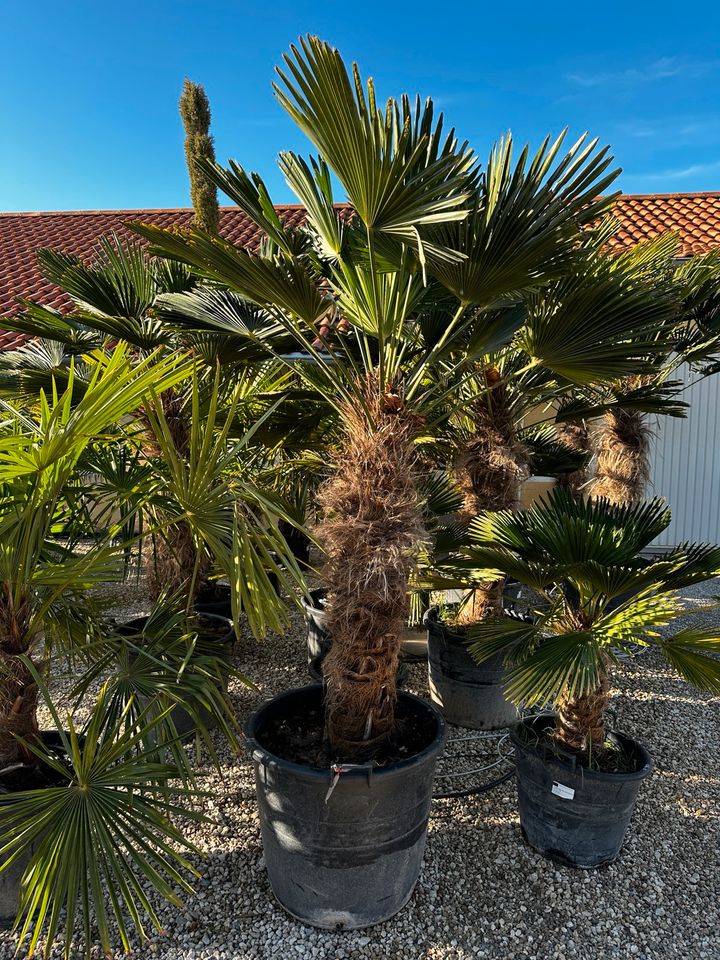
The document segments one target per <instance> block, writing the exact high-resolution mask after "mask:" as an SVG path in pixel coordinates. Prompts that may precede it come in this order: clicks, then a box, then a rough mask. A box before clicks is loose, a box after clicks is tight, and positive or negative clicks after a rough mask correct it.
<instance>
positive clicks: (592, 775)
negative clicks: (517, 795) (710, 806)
mask: <svg viewBox="0 0 720 960" xmlns="http://www.w3.org/2000/svg"><path fill="white" fill-rule="evenodd" d="M555 719H556V714H554V713H550V712H545V713H536V714H533V715H532V716H530V717H523V718H522V719H521V720H518V721H517V722H516V723H513V724H512V725H511V726H510V728H509V730H508V734H509V736H510V739H511V741H512V743H513V746H514V747H515V749H516V750H519V751H521V752H523V753H526V754H532V755H533V756H536V757H538V759H540V760H542V761H543V763H544V764H545V765H546V766H550V764H551V763H555V764H557V765H558V766H560V767H564V768H565V769H567V771H568V772H569V773H581V774H582V776H583V778H585V779H588V780H597V781H612V782H614V783H618V782H619V783H629V782H631V781H633V780H646V779H647V778H648V777H649V776H650V774H651V773H652V771H653V767H654V763H653V758H652V757H651V756H650V754H649V753H648V751H647V749H646V748H645V747H644V746H643V744H642V743H640V741H639V740H636V739H635V738H634V737H631V736H629V735H628V734H627V733H623V732H622V731H613V733H614V736H616V737H618V739H620V740H621V741H623V742H624V743H627V744H631V745H632V747H633V748H634V749H635V750H636V751H637V753H638V754H639V756H640V759H641V760H642V766H641V767H640V768H639V769H638V770H635V771H634V772H633V773H611V772H610V771H606V770H592V769H591V768H590V767H583V766H581V765H580V764H577V763H575V762H574V761H573V759H572V758H571V757H570V756H569V755H568V756H563V754H561V753H558V754H550V753H548V752H547V751H546V750H544V749H543V748H542V747H540V746H536V745H534V744H529V743H528V742H527V741H526V740H522V739H521V738H520V737H519V735H518V732H519V730H520V728H521V727H529V726H530V725H531V724H533V723H537V722H539V721H540V720H546V721H549V720H552V721H554V720H555Z"/></svg>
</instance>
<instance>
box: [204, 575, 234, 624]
mask: <svg viewBox="0 0 720 960" xmlns="http://www.w3.org/2000/svg"><path fill="white" fill-rule="evenodd" d="M194 607H195V611H196V613H211V614H213V615H214V616H216V617H225V618H226V619H227V620H230V621H232V619H233V611H232V599H231V591H230V587H229V585H228V584H226V583H209V584H208V585H207V586H206V587H204V588H203V589H202V590H200V591H199V592H198V595H197V597H196V598H195V603H194Z"/></svg>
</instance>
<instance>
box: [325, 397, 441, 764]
mask: <svg viewBox="0 0 720 960" xmlns="http://www.w3.org/2000/svg"><path fill="white" fill-rule="evenodd" d="M365 393H366V401H367V405H368V408H369V414H370V419H371V420H372V425H370V424H369V423H368V417H367V415H366V414H365V412H364V411H363V410H361V409H356V408H350V407H348V408H346V409H345V410H344V415H343V420H344V426H345V435H346V439H345V442H344V444H343V446H342V449H341V450H340V452H339V454H338V456H337V458H336V461H335V464H334V467H335V469H334V471H333V477H332V478H331V479H330V480H329V481H328V482H327V483H326V484H325V486H324V488H323V489H322V491H321V496H320V502H321V503H322V505H323V507H324V509H325V515H326V519H325V520H324V521H323V522H322V523H321V524H320V526H319V528H318V535H319V538H320V542H321V543H322V544H323V547H324V550H325V554H326V563H325V567H324V571H323V572H324V577H325V581H326V584H327V587H328V594H329V595H328V604H327V620H328V630H329V632H330V634H331V635H332V638H333V642H332V646H331V648H330V651H329V653H328V655H327V657H326V659H325V662H324V673H325V677H326V679H327V693H326V699H325V711H326V727H327V732H328V736H329V738H330V743H331V746H332V749H333V752H334V755H335V756H336V757H337V758H338V759H339V760H343V761H356V762H362V761H364V760H368V759H370V758H371V757H372V756H373V754H374V753H375V752H376V751H377V750H378V748H379V747H380V746H381V745H382V744H383V743H384V741H385V740H386V739H387V738H388V736H389V735H390V734H391V733H392V732H393V729H394V724H395V701H396V690H395V675H396V671H397V666H398V658H399V653H400V639H401V636H402V632H403V629H404V621H405V617H406V616H407V610H408V580H409V577H410V573H411V571H412V568H413V566H414V563H415V557H416V554H417V549H418V545H419V543H420V541H421V540H422V538H423V535H424V531H423V525H422V517H421V510H420V502H419V498H418V494H417V490H416V486H415V478H414V473H415V467H416V456H415V451H414V449H413V442H412V441H413V436H414V434H415V432H416V430H417V426H418V423H417V421H416V419H415V418H414V417H412V416H411V415H409V414H408V413H407V411H406V410H405V408H404V404H403V403H402V400H401V399H400V398H398V397H396V396H394V395H391V394H387V395H385V396H381V395H379V390H378V386H377V383H376V381H375V380H371V381H370V382H369V383H368V384H367V386H366V390H365Z"/></svg>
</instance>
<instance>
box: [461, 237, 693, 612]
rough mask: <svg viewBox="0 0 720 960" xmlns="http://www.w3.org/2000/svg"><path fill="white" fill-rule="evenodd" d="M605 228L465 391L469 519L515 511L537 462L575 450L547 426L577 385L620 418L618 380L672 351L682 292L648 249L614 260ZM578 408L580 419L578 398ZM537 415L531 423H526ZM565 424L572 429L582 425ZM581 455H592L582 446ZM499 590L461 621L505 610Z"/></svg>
mask: <svg viewBox="0 0 720 960" xmlns="http://www.w3.org/2000/svg"><path fill="white" fill-rule="evenodd" d="M606 233H607V229H606V228H604V227H601V228H600V229H599V230H596V231H588V232H587V233H586V235H585V236H584V238H583V240H582V243H579V244H578V247H577V249H576V251H575V254H574V262H573V264H572V268H571V269H568V270H566V271H565V272H564V273H563V274H562V275H560V276H559V277H556V278H553V279H551V280H550V281H549V282H547V283H545V284H542V285H539V286H537V287H536V289H534V290H531V291H529V292H528V293H526V295H525V297H524V300H523V302H522V303H521V304H520V305H519V307H518V306H515V307H512V308H510V309H513V310H514V311H515V312H518V311H520V314H521V315H522V317H523V322H522V325H521V326H520V328H519V329H518V331H517V333H516V334H515V336H514V337H513V339H512V340H511V342H510V343H509V344H507V345H506V346H504V347H501V348H500V349H499V350H497V351H495V352H494V353H493V354H491V355H490V356H488V357H483V358H482V362H481V363H479V364H477V371H476V373H475V375H474V376H472V377H468V378H466V380H465V382H464V383H463V384H462V386H461V388H460V389H459V392H458V396H459V398H460V400H461V402H460V404H459V409H458V412H457V413H456V414H454V416H453V421H454V423H453V427H454V430H453V432H454V443H455V446H456V448H457V453H456V470H457V474H458V478H459V480H460V483H461V486H462V489H463V491H464V495H465V504H464V510H463V516H464V517H465V520H466V521H467V520H468V519H472V518H473V517H475V516H477V515H478V514H479V513H480V512H482V511H483V510H502V509H516V508H517V507H518V506H519V504H520V496H521V489H522V484H523V481H524V480H525V479H527V477H528V476H530V474H531V471H532V469H533V462H535V463H538V462H539V461H540V460H542V459H545V460H548V459H549V456H550V455H551V454H553V455H554V457H555V460H556V461H557V457H558V454H561V455H563V454H564V459H566V460H567V459H568V453H572V447H571V450H570V451H567V449H566V450H563V448H562V447H561V446H559V445H558V443H557V437H555V438H553V436H552V430H551V429H547V428H551V427H552V424H553V423H556V422H557V419H558V417H565V416H567V415H568V412H569V411H570V410H571V409H572V404H571V403H570V401H571V400H572V398H573V397H574V396H576V395H577V394H578V391H580V390H582V391H583V392H584V393H585V394H586V395H587V396H588V397H591V396H594V411H595V412H597V410H601V411H602V410H603V409H605V410H607V411H608V412H607V414H606V415H607V416H608V417H609V416H612V415H615V411H616V409H617V402H618V398H617V397H610V395H609V390H610V387H611V386H612V383H613V381H617V379H618V377H620V376H622V375H623V373H625V372H626V371H628V372H629V371H634V372H638V371H652V370H653V369H654V365H656V364H657V357H658V354H660V355H661V356H662V355H664V354H665V351H666V349H667V348H666V347H665V345H664V337H667V336H668V335H669V334H670V332H671V329H672V327H671V323H672V322H673V321H674V317H675V312H676V305H677V302H676V296H675V292H674V289H673V287H672V286H671V285H670V284H669V283H666V284H664V285H663V284H661V283H659V282H658V281H657V279H655V281H654V282H653V283H652V284H651V283H650V282H648V277H647V265H646V262H645V261H646V257H647V251H646V249H645V247H643V246H639V247H637V248H635V250H633V251H630V252H629V253H627V254H625V255H623V256H621V257H619V258H617V257H616V258H611V257H610V256H608V255H607V253H605V252H604V250H603V246H604V241H605V238H606ZM636 375H637V374H636ZM638 399H639V398H637V397H636V402H637V401H638ZM589 402H590V401H589V400H588V401H587V403H589ZM628 402H630V401H629V398H628ZM604 405H605V406H604ZM586 406H587V404H586ZM574 409H575V415H577V409H578V408H577V404H576V405H575V408H574ZM581 412H582V411H581ZM588 413H589V411H588V410H587V409H586V410H585V414H586V415H587V414H588ZM531 416H532V417H533V418H534V419H535V424H534V425H533V426H532V427H531V426H530V425H529V424H527V423H526V421H527V420H528V418H530V417H531ZM560 423H561V425H564V426H565V427H566V432H567V428H569V427H571V426H572V427H575V425H574V424H567V423H566V421H564V420H561V421H560ZM575 431H576V435H575V436H572V437H568V438H567V439H568V441H569V443H566V444H565V447H567V446H571V445H572V444H573V443H575V444H576V443H577V440H578V439H581V437H580V436H579V435H578V431H579V433H580V434H581V433H582V426H580V427H575ZM553 441H554V442H553ZM554 448H557V449H554ZM575 451H576V452H579V453H584V450H583V449H582V446H580V447H578V446H577V445H576V446H575ZM570 462H571V463H572V460H570ZM555 466H557V462H556V465H555ZM571 482H572V481H571ZM501 594H502V581H500V582H498V583H489V584H487V585H485V586H484V587H482V588H478V589H476V590H474V591H473V593H472V595H471V597H470V598H468V600H467V601H466V602H465V603H464V604H463V606H462V608H461V610H460V612H459V621H460V622H461V623H464V624H467V623H474V622H477V621H478V620H481V619H482V618H483V617H484V616H486V615H496V616H497V615H499V614H500V612H501V610H502V605H501Z"/></svg>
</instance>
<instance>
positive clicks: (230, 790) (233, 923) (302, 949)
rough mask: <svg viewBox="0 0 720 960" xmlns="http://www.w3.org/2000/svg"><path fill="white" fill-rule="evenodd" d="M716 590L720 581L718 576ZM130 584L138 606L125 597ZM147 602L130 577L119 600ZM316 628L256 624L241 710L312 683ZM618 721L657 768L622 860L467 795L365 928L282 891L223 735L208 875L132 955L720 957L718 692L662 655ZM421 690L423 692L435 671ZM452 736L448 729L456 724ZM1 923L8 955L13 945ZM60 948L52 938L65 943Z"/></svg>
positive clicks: (496, 799)
mask: <svg viewBox="0 0 720 960" xmlns="http://www.w3.org/2000/svg"><path fill="white" fill-rule="evenodd" d="M711 592H712V591H711V590H709V589H708V587H707V585H704V586H703V587H702V588H699V589H698V588H694V590H693V591H692V596H693V599H692V600H690V601H689V602H690V603H691V604H692V605H693V607H695V608H696V612H694V613H693V614H692V615H691V616H689V617H686V618H684V619H685V623H686V625H688V626H690V625H699V624H701V623H702V624H703V625H707V623H711V622H713V621H716V620H717V619H718V613H717V611H707V610H705V611H704V610H703V607H705V606H707V605H708V603H709V600H708V599H707V598H708V596H709V594H710V593H711ZM717 592H718V593H720V589H718V590H717ZM129 597H132V606H129V605H128V604H129V602H130V601H129V600H128V598H129ZM142 609H143V599H142V596H141V595H138V592H137V589H136V587H135V586H133V587H132V588H131V589H130V590H126V592H125V594H124V610H123V614H125V615H127V614H130V613H133V614H135V613H137V612H140V611H142ZM304 656H305V653H304V627H303V624H302V622H301V620H300V617H299V616H298V617H295V618H294V622H293V629H292V630H291V631H289V632H288V633H287V635H286V636H284V637H275V638H272V639H270V640H268V641H266V642H263V643H255V642H253V641H252V640H251V639H249V638H246V639H245V640H244V642H243V644H242V645H241V647H240V650H239V655H238V658H237V661H236V666H237V667H238V669H239V670H241V671H242V672H243V673H245V674H246V675H248V676H250V677H251V678H252V679H253V680H254V681H255V682H256V683H257V684H258V686H259V688H260V690H261V694H256V693H254V692H252V691H250V690H248V689H247V688H245V687H243V686H242V685H240V684H236V683H233V684H232V686H231V693H232V696H233V699H234V702H235V705H236V707H237V712H238V716H239V718H240V720H241V721H244V720H245V718H246V717H247V716H248V714H249V713H250V712H251V711H252V710H253V708H254V707H255V706H256V705H257V704H258V702H259V701H260V699H261V698H262V697H269V696H272V695H274V694H277V693H279V692H281V691H283V690H285V689H287V688H288V687H291V686H297V685H300V684H304V683H305V682H307V674H306V670H305V661H304ZM615 687H616V689H615V700H614V706H615V709H616V711H617V716H618V726H619V727H620V728H621V729H623V730H625V731H626V732H628V733H630V734H631V735H633V736H635V737H637V738H638V739H640V740H641V741H643V742H644V743H645V744H646V745H647V746H648V747H649V748H650V751H651V753H652V754H653V757H654V760H655V764H656V768H655V772H654V773H653V775H652V777H651V778H650V779H649V780H648V781H647V782H646V783H645V785H644V786H643V788H642V790H641V793H640V799H639V802H638V806H637V810H636V814H635V817H634V819H633V822H632V826H631V829H630V832H629V835H628V838H627V840H626V843H625V846H624V848H623V851H622V853H621V856H620V859H619V860H618V861H617V862H616V863H615V864H614V865H612V866H610V867H607V868H605V869H602V870H598V871H592V872H585V871H574V870H570V869H567V868H563V867H557V866H555V865H553V864H551V863H549V862H548V861H546V860H544V859H542V858H541V857H540V856H538V855H537V854H535V853H534V852H533V851H532V850H531V849H529V848H528V847H527V846H526V845H525V844H524V843H523V841H522V839H521V835H520V830H519V822H518V816H517V812H516V799H515V785H514V783H513V781H512V780H511V781H509V782H506V783H504V784H502V785H500V786H498V787H495V788H494V789H493V790H492V791H491V792H489V793H487V794H484V795H479V796H471V797H468V798H464V799H454V800H436V801H435V802H434V803H433V809H432V814H431V819H430V830H429V836H428V845H427V850H426V854H425V861H424V866H423V871H422V874H421V877H420V880H419V882H418V885H417V888H416V891H415V894H414V896H413V898H412V900H411V902H410V903H409V905H408V906H407V907H406V908H405V909H404V910H403V911H402V912H401V913H400V914H399V915H398V916H397V917H395V918H393V919H392V920H389V921H387V922H386V923H384V924H381V925H379V926H377V927H373V928H371V929H368V930H365V931H359V932H350V933H337V934H336V933H328V932H324V931H318V930H315V929H313V928H310V927H305V926H303V925H301V924H300V923H298V922H296V921H294V920H293V919H291V918H290V917H289V916H287V915H286V914H285V913H284V912H283V910H282V909H281V908H280V907H279V906H278V905H277V903H276V902H275V901H274V900H273V897H272V893H271V891H270V886H269V883H268V879H267V875H266V873H265V869H264V864H263V859H262V848H261V844H260V831H259V824H258V818H257V813H256V806H255V800H254V786H253V781H252V770H251V765H250V762H249V760H248V759H247V758H246V757H245V756H238V757H236V756H232V755H231V754H230V752H229V751H228V750H227V749H224V750H223V749H222V748H221V755H222V756H223V760H224V766H223V770H222V773H221V774H218V773H217V772H215V771H213V770H211V769H204V770H203V777H202V781H201V783H202V785H203V786H204V787H205V788H207V789H209V790H212V791H213V794H214V800H213V801H212V802H211V803H210V804H209V806H208V808H207V812H208V813H209V815H210V816H211V817H212V819H213V823H212V825H204V826H203V827H202V828H197V827H195V828H193V831H192V838H193V839H194V841H195V842H196V843H197V844H198V846H199V847H200V848H201V849H202V850H203V853H204V854H205V856H204V858H203V859H202V860H201V861H199V862H198V866H199V868H200V869H201V870H202V872H203V879H202V880H201V881H200V883H199V884H198V887H197V893H196V895H195V896H193V897H190V898H188V899H187V901H186V909H185V910H184V911H180V912H179V911H176V910H174V909H173V908H171V907H169V906H165V905H160V907H159V910H160V917H161V920H162V922H163V924H164V925H165V931H164V934H163V935H162V936H153V937H152V939H151V940H150V941H149V942H148V943H145V944H144V945H142V946H140V945H137V946H136V947H135V949H134V952H133V956H134V957H135V958H136V960H148V958H156V957H159V958H163V960H211V958H213V960H219V958H225V960H293V958H322V960H325V958H327V960H350V958H363V960H369V958H390V960H396V958H397V960H400V958H402V960H466V958H471V957H472V958H475V957H484V958H498V960H500V958H502V960H521V958H522V960H551V958H552V960H560V958H566V957H567V958H570V957H582V958H585V960H596V958H597V960H600V958H626V957H627V958H629V957H633V958H640V960H643V958H647V960H650V958H652V960H655V958H658V960H660V958H662V960H673V958H683V960H696V958H702V960H717V958H718V957H720V774H718V769H719V768H720V763H719V761H720V699H719V698H717V697H709V696H707V695H705V694H701V693H698V692H697V691H694V690H693V689H692V688H690V687H689V686H688V685H687V684H686V683H684V682H683V681H682V680H680V679H678V678H677V677H676V676H675V675H674V674H673V673H672V672H671V671H670V670H669V669H668V668H667V667H666V666H665V665H664V663H663V662H662V661H661V659H660V658H659V657H658V656H657V655H656V654H655V653H654V652H652V651H651V652H648V653H646V654H643V655H642V656H640V657H638V658H636V659H634V660H632V661H630V662H628V663H626V664H625V665H624V666H623V667H622V669H621V670H620V671H618V674H617V676H616V677H615ZM410 688H411V689H412V690H413V691H415V692H417V693H420V694H421V695H423V694H424V695H426V694H427V686H426V676H425V669H424V667H423V666H413V667H412V668H411V683H410ZM451 735H452V734H451ZM14 949H15V946H14V940H13V938H12V936H11V935H10V934H9V933H0V958H8V960H9V958H10V957H11V956H13V954H14ZM56 955H57V956H60V953H59V950H58V951H55V950H53V957H54V956H56Z"/></svg>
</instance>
